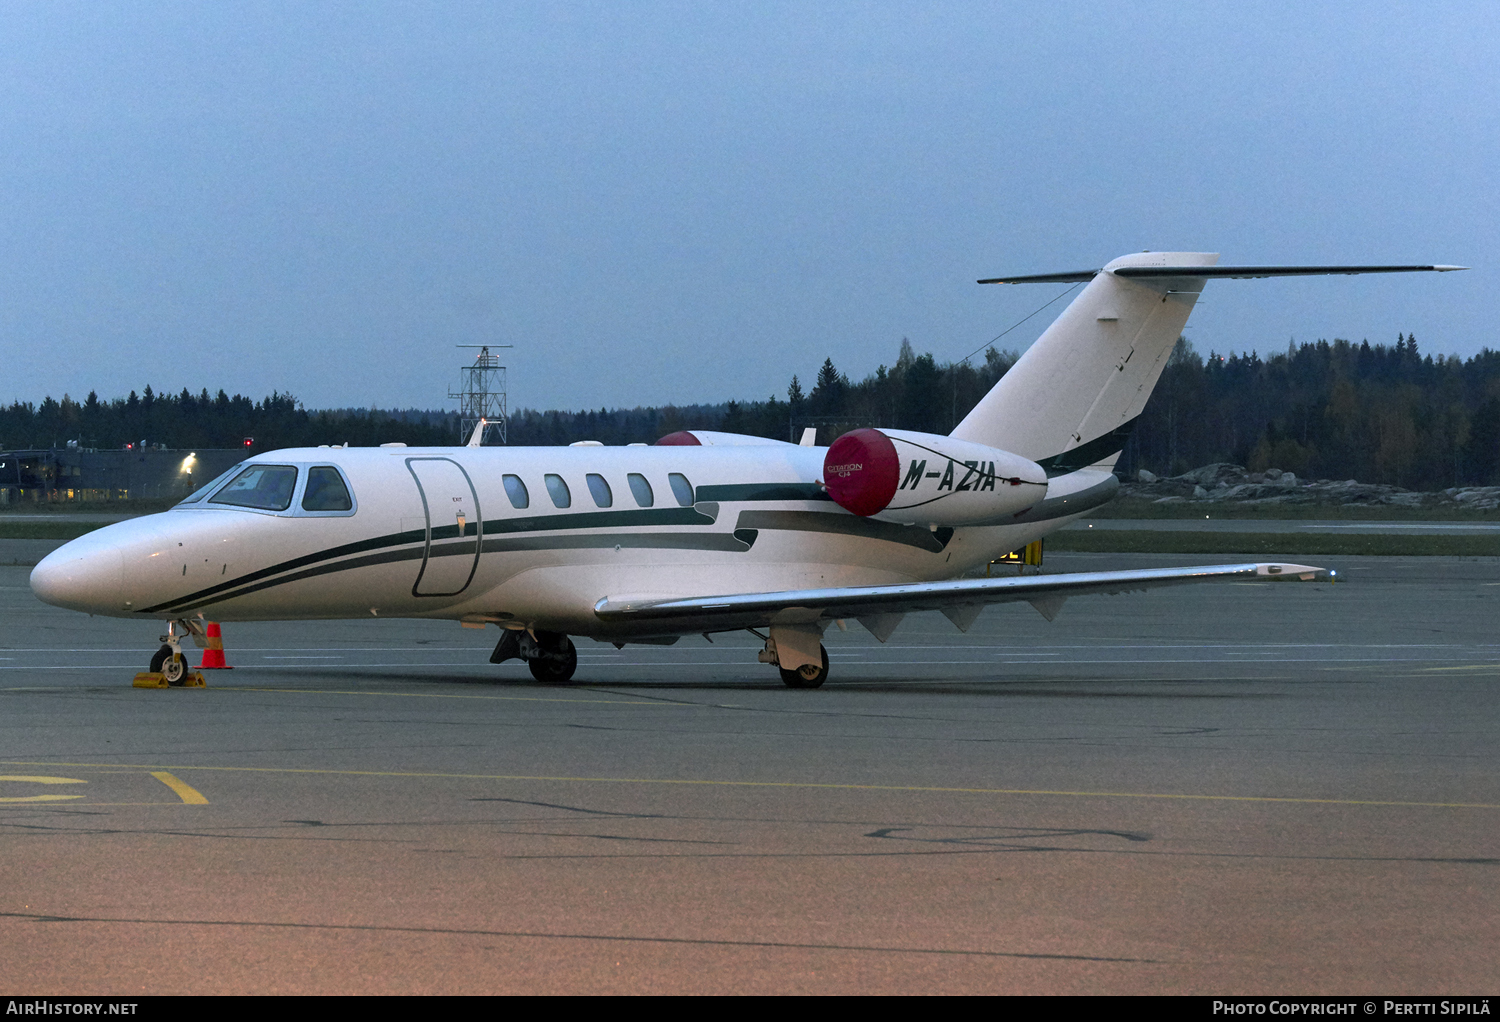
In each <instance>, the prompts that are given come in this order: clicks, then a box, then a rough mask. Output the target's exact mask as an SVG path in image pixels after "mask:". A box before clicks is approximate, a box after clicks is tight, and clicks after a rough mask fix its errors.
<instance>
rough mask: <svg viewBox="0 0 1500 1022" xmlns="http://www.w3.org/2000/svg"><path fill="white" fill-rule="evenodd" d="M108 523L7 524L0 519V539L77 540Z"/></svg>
mask: <svg viewBox="0 0 1500 1022" xmlns="http://www.w3.org/2000/svg"><path fill="white" fill-rule="evenodd" d="M108 524H109V523H108V522H7V521H5V520H4V519H0V539H77V538H78V537H79V536H82V535H83V534H84V533H85V532H93V531H94V530H95V529H102V528H104V527H105V526H106V525H108Z"/></svg>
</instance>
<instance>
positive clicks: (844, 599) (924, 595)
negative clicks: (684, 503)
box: [594, 564, 1333, 641]
mask: <svg viewBox="0 0 1500 1022" xmlns="http://www.w3.org/2000/svg"><path fill="white" fill-rule="evenodd" d="M1332 576H1333V573H1332V572H1330V571H1328V570H1327V569H1325V568H1315V567H1312V566H1310V565H1306V564H1212V565H1205V566H1202V567H1191V568H1146V569H1142V570H1139V571H1087V572H1069V573H1066V574H1058V575H1025V576H1018V577H1014V578H974V579H956V580H953V581H948V582H915V583H909V584H903V585H886V586H843V587H837V588H829V589H793V590H787V591H785V592H777V593H733V594H727V595H724V596H702V597H692V598H689V599H675V600H632V599H629V598H617V597H611V596H606V597H605V598H604V599H602V600H600V601H599V602H598V603H597V604H595V605H594V613H595V614H596V615H598V616H599V618H600V619H602V620H604V621H610V622H620V623H625V622H630V623H643V624H644V623H646V622H652V623H660V624H661V625H662V630H663V632H667V631H681V632H693V631H721V630H728V629H737V628H752V627H756V626H761V627H766V626H770V625H776V624H787V625H791V624H798V623H802V624H806V623H811V622H814V621H818V620H824V619H833V618H850V617H852V618H855V619H857V620H860V621H861V623H863V624H865V625H866V627H868V628H869V629H870V631H872V632H874V633H875V635H876V637H877V638H879V639H881V640H882V641H884V639H885V636H886V635H889V634H890V631H891V630H893V629H894V628H895V626H896V622H898V621H899V620H900V615H902V614H909V613H911V612H913V611H918V610H938V611H942V612H943V613H945V614H946V615H947V616H948V617H949V619H950V620H952V621H953V623H954V624H956V625H958V626H959V628H960V629H962V630H965V631H967V629H968V626H969V624H970V623H972V622H973V620H974V617H975V616H976V615H977V614H978V613H979V611H980V609H982V608H983V607H985V606H987V605H988V604H991V603H1013V602H1015V601H1017V600H1025V601H1026V602H1028V603H1030V604H1031V605H1032V606H1034V607H1036V609H1037V610H1039V611H1040V612H1041V613H1042V615H1043V616H1044V617H1046V618H1047V619H1048V620H1049V621H1050V620H1051V619H1052V618H1053V617H1055V616H1056V615H1057V612H1058V610H1060V609H1061V607H1062V604H1063V601H1064V600H1066V599H1067V598H1068V597H1070V596H1085V595H1090V594H1095V593H1125V592H1133V591H1135V590H1139V589H1153V588H1156V587H1157V586H1171V585H1184V584H1186V583H1189V582H1222V581H1229V580H1232V579H1263V580H1286V579H1298V580H1301V581H1304V582H1306V581H1312V580H1314V579H1317V578H1331V577H1332ZM872 622H873V623H872ZM886 625H888V626H889V627H885V626H886ZM882 632H884V633H885V634H884V635H883V634H881V633H882Z"/></svg>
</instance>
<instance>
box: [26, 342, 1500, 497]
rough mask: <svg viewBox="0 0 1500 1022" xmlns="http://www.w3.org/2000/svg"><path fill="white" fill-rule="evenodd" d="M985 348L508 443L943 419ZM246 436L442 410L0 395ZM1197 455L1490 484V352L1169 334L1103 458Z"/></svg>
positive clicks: (106, 441)
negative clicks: (1268, 349) (1213, 342)
mask: <svg viewBox="0 0 1500 1022" xmlns="http://www.w3.org/2000/svg"><path fill="white" fill-rule="evenodd" d="M1016 357H1017V356H1016V354H1015V353H1014V352H1006V351H999V350H996V349H995V348H993V347H991V348H989V349H988V350H986V351H985V352H984V355H983V360H982V361H980V360H979V359H978V358H973V359H969V360H965V361H960V362H955V363H939V362H938V361H937V360H936V359H935V358H934V357H933V355H932V354H930V353H926V354H920V355H919V354H917V353H916V352H915V350H914V349H913V347H912V345H911V344H910V342H908V341H905V340H903V341H902V342H901V346H900V349H899V351H898V353H897V357H896V358H895V360H894V362H893V363H892V364H891V365H889V366H886V365H882V366H880V367H879V368H877V369H876V370H875V372H874V373H872V374H870V375H868V376H866V377H865V378H864V379H862V380H859V381H854V380H851V379H850V378H849V377H848V376H846V375H845V374H844V373H842V372H840V371H839V369H838V368H837V366H836V365H835V364H834V362H833V360H832V358H828V359H825V360H824V362H823V365H822V366H821V368H819V369H818V370H817V371H816V372H815V373H814V374H813V375H812V376H811V378H810V380H809V381H808V382H804V381H803V380H802V379H801V377H800V376H793V377H792V378H791V380H790V382H789V385H788V387H787V389H786V391H785V393H783V394H773V395H770V396H769V397H767V398H765V399H764V400H744V401H727V402H724V403H720V404H684V405H667V406H662V407H635V408H616V409H603V408H601V409H599V410H597V411H590V410H585V411H536V410H532V409H522V410H520V411H517V412H515V413H513V414H512V415H511V417H510V419H509V423H508V442H509V443H510V444H512V445H551V444H567V443H572V442H574V441H577V440H598V441H602V442H603V443H606V444H626V443H653V442H654V441H656V440H657V439H659V438H660V437H662V436H663V435H665V434H667V433H671V432H674V431H676V430H680V429H714V430H723V431H726V432H735V433H749V434H754V435H758V436H767V437H776V438H779V439H790V440H796V439H797V438H798V437H800V435H801V433H802V431H803V429H805V428H806V427H808V426H813V427H816V428H817V430H818V442H819V443H822V444H827V443H829V442H830V441H831V440H832V439H833V438H834V437H836V436H838V435H839V434H840V433H842V432H844V431H846V430H848V429H854V428H858V427H860V426H889V427H893V428H899V429H912V430H921V431H925V432H936V433H946V432H948V431H949V430H951V429H952V428H953V426H954V425H955V424H956V423H957V422H958V421H959V420H960V419H962V418H963V416H964V415H965V414H967V412H968V411H969V409H970V408H972V407H973V406H974V404H975V403H976V402H977V401H978V400H979V398H980V397H981V396H982V395H983V394H984V393H985V392H986V391H987V390H988V389H989V388H990V387H991V386H993V385H994V383H995V382H996V381H997V380H999V379H1000V377H1001V376H1003V375H1004V373H1005V372H1006V370H1008V369H1009V368H1010V367H1011V365H1013V364H1014V363H1015V361H1016ZM247 437H248V438H253V439H254V449H255V450H257V451H268V450H274V449H276V448H279V447H295V446H309V445H312V446H315V445H317V444H343V443H348V444H350V445H351V446H369V445H374V444H380V443H392V442H400V443H406V444H409V445H412V446H417V445H451V444H455V443H459V442H461V441H460V439H459V437H458V417H457V415H456V413H454V412H451V411H442V410H436V411H434V410H417V409H407V410H392V411H380V410H367V409H323V410H310V409H306V408H304V407H303V406H302V404H301V403H300V402H298V401H297V399H296V398H295V397H294V396H292V395H290V394H272V395H270V396H269V397H266V398H264V399H262V400H260V401H254V400H252V399H250V398H248V397H244V396H242V395H238V394H236V395H235V396H233V397H230V396H229V395H228V394H226V393H225V392H224V391H222V390H220V391H219V392H218V393H217V394H213V395H210V394H209V393H208V391H207V390H202V391H200V392H199V393H198V394H193V393H192V392H191V391H190V390H187V389H184V390H183V391H182V392H181V393H178V394H171V393H167V394H162V393H157V392H155V391H153V389H152V388H151V387H150V386H146V387H143V388H142V390H141V392H140V393H139V394H137V393H136V392H135V391H131V392H130V394H129V395H127V396H125V397H113V398H109V399H101V398H100V397H99V396H98V395H97V394H94V393H90V394H89V395H88V396H87V397H86V398H85V399H84V400H82V401H78V400H75V399H74V398H73V397H71V396H69V395H63V396H62V398H60V399H56V398H53V397H50V396H49V397H46V398H44V399H43V400H42V401H41V402H40V403H31V402H25V401H20V400H16V401H14V402H13V403H12V404H10V405H9V406H0V449H8V450H18V449H36V448H52V447H62V446H65V445H66V444H67V443H68V442H69V441H73V442H76V443H77V444H78V445H79V446H81V447H85V448H98V449H107V448H120V447H124V446H125V445H126V444H132V443H140V442H146V443H149V444H163V445H165V446H167V447H170V448H177V449H188V448H195V447H204V448H216V447H217V448H227V447H238V446H241V445H242V444H243V442H244V439H245V438H247ZM1212 462H1232V463H1234V464H1238V465H1244V466H1245V467H1247V468H1248V469H1250V470H1251V471H1261V470H1264V469H1266V468H1279V469H1282V470H1284V471H1291V472H1295V473H1296V474H1297V475H1298V476H1299V477H1302V478H1328V479H1345V478H1352V479H1358V480H1360V481H1361V482H1371V483H1388V484H1391V485H1395V486H1401V487H1405V488H1407V489H1414V490H1437V489H1443V488H1446V487H1450V486H1485V485H1497V484H1500V352H1497V351H1492V350H1490V349H1488V348H1486V349H1484V350H1483V351H1481V352H1480V353H1479V354H1477V355H1475V356H1473V357H1471V358H1468V359H1464V358H1460V357H1458V356H1448V355H1436V356H1434V355H1431V354H1423V353H1422V351H1421V350H1420V348H1419V347H1418V342H1417V339H1416V338H1415V337H1411V336H1406V335H1398V336H1397V338H1396V342H1395V343H1394V344H1393V345H1386V344H1373V345H1372V344H1370V343H1369V342H1368V341H1365V342H1362V343H1358V344H1356V343H1353V342H1350V341H1346V340H1334V341H1331V342H1330V341H1321V340H1320V341H1317V342H1315V343H1304V344H1293V345H1289V346H1288V348H1287V350H1286V351H1285V352H1284V353H1278V354H1275V355H1272V356H1270V357H1261V356H1260V355H1258V354H1255V353H1250V354H1240V355H1227V356H1223V355H1219V354H1217V353H1215V352H1210V353H1209V354H1208V355H1207V356H1204V355H1202V354H1200V353H1199V352H1197V351H1195V350H1194V348H1193V346H1192V345H1191V344H1190V343H1189V342H1188V341H1186V340H1185V339H1184V340H1180V341H1179V342H1178V344H1177V347H1176V349H1175V350H1174V351H1173V353H1172V356H1171V358H1170V360H1169V362H1168V364H1167V366H1166V368H1165V370H1164V371H1163V373H1162V377H1161V380H1160V382H1159V383H1158V384H1157V387H1156V390H1155V391H1154V393H1153V394H1152V396H1151V399H1150V401H1149V402H1148V403H1147V405H1146V409H1145V411H1144V412H1143V413H1142V415H1141V417H1140V419H1139V421H1138V422H1137V424H1136V427H1135V430H1134V432H1133V434H1132V436H1131V440H1130V443H1129V445H1128V446H1127V447H1126V449H1125V452H1124V454H1123V456H1122V457H1121V460H1120V463H1119V465H1118V469H1117V470H1118V471H1120V472H1121V473H1133V472H1135V470H1137V469H1142V468H1144V469H1149V470H1150V471H1152V472H1155V473H1157V474H1158V475H1174V474H1177V473H1180V472H1183V471H1186V470H1187V469H1189V468H1193V467H1196V466H1199V465H1205V464H1209V463H1212Z"/></svg>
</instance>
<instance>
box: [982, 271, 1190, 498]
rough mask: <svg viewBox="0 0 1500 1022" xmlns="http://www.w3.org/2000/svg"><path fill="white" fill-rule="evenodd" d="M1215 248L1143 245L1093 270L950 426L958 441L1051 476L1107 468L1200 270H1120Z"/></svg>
mask: <svg viewBox="0 0 1500 1022" xmlns="http://www.w3.org/2000/svg"><path fill="white" fill-rule="evenodd" d="M1218 261H1219V256H1218V253H1214V252H1143V253H1140V254H1138V255H1129V256H1122V257H1121V258H1119V259H1116V260H1115V261H1114V262H1112V263H1110V264H1109V265H1108V266H1106V267H1104V269H1103V270H1101V271H1099V272H1098V273H1097V274H1096V275H1095V276H1094V278H1093V279H1092V280H1090V281H1089V283H1088V284H1087V285H1085V287H1084V289H1083V291H1082V292H1081V293H1080V294H1079V295H1078V297H1077V298H1075V299H1073V302H1072V304H1071V305H1069V306H1068V307H1067V308H1066V309H1065V310H1063V313H1062V315H1060V316H1058V317H1057V320H1056V321H1055V322H1054V323H1053V324H1052V325H1051V326H1050V327H1048V328H1047V330H1046V332H1045V333H1043V334H1042V336H1041V337H1039V338H1038V339H1037V341H1036V343H1035V344H1033V345H1032V346H1031V347H1030V348H1028V349H1027V351H1026V353H1025V354H1024V355H1022V356H1021V358H1020V361H1018V362H1017V363H1016V364H1015V365H1014V366H1012V367H1011V369H1010V371H1009V372H1007V373H1006V374H1005V376H1004V377H1002V378H1001V380H1000V382H999V383H997V384H995V386H994V387H993V388H992V389H991V390H990V392H989V393H988V394H986V395H985V396H984V397H983V398H982V399H981V400H980V402H979V404H977V405H975V406H974V410H973V411H971V412H970V413H969V414H968V415H967V416H965V417H964V420H963V421H962V422H960V423H959V424H958V427H957V428H956V429H954V431H953V436H954V437H955V438H957V439H960V440H968V441H971V442H973V443H979V444H986V445H988V446H990V447H999V448H1001V449H1002V450H1007V451H1012V452H1014V453H1016V454H1019V455H1021V456H1022V457H1025V458H1030V459H1031V460H1032V461H1035V462H1037V463H1039V464H1040V465H1042V467H1043V468H1045V469H1047V472H1048V474H1049V475H1057V474H1061V473H1063V472H1068V471H1072V470H1074V469H1078V468H1083V467H1085V466H1088V465H1100V466H1101V467H1106V468H1107V467H1113V465H1114V463H1115V460H1116V459H1117V458H1118V457H1119V454H1120V450H1121V449H1122V448H1123V447H1124V444H1125V439H1126V438H1127V437H1128V436H1129V432H1130V428H1131V426H1132V425H1133V424H1134V421H1135V419H1136V417H1137V416H1139V415H1140V414H1141V409H1143V408H1144V407H1145V406H1146V399H1147V398H1148V397H1150V396H1151V388H1152V387H1154V386H1156V381H1157V379H1158V378H1159V377H1160V376H1161V371H1162V368H1163V367H1164V366H1165V365H1166V362H1167V358H1168V356H1169V355H1170V354H1171V353H1172V347H1173V345H1175V344H1176V343H1177V338H1178V337H1179V336H1181V334H1182V329H1183V327H1184V326H1186V325H1187V320H1188V314H1189V313H1190V312H1192V310H1193V304H1194V303H1195V302H1196V301H1197V300H1198V295H1199V294H1200V293H1201V292H1202V290H1203V285H1204V283H1205V282H1206V279H1205V278H1204V277H1193V276H1181V277H1177V276H1172V277H1150V278H1133V279H1126V278H1124V277H1120V276H1116V275H1115V274H1114V273H1113V272H1112V271H1114V270H1116V269H1120V268H1122V267H1137V266H1162V267H1168V266H1170V267H1196V266H1203V267H1209V266H1213V265H1214V264H1215V263H1217V262H1218Z"/></svg>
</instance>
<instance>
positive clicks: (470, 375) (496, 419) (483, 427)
mask: <svg viewBox="0 0 1500 1022" xmlns="http://www.w3.org/2000/svg"><path fill="white" fill-rule="evenodd" d="M454 347H456V348H478V349H479V354H478V355H477V356H476V357H475V359H474V362H473V364H472V365H466V366H463V367H462V369H461V370H460V371H461V372H462V374H463V377H462V380H463V384H462V389H461V390H458V391H452V390H450V391H449V392H448V396H449V397H450V398H455V399H457V401H458V442H459V443H461V444H463V443H466V444H467V445H468V446H469V447H478V446H480V445H481V444H483V443H484V442H485V438H486V437H488V438H491V439H493V438H494V437H495V436H496V435H497V434H498V436H499V441H498V442H499V443H502V444H503V443H505V440H506V437H505V386H506V370H505V366H503V365H501V364H500V358H499V356H498V355H492V354H490V349H491V348H511V347H514V345H511V344H456V345H454Z"/></svg>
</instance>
